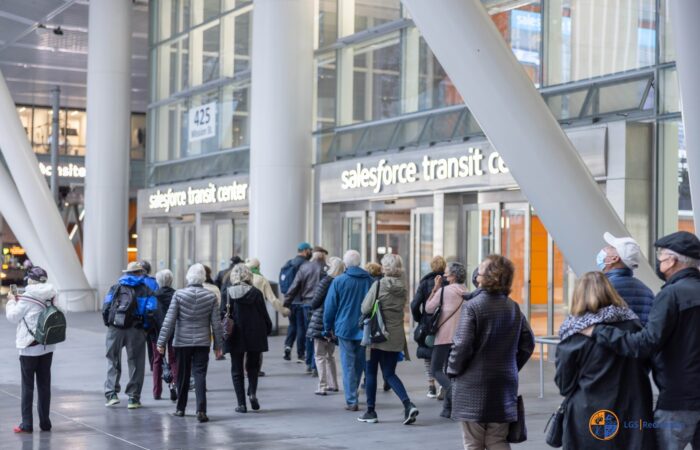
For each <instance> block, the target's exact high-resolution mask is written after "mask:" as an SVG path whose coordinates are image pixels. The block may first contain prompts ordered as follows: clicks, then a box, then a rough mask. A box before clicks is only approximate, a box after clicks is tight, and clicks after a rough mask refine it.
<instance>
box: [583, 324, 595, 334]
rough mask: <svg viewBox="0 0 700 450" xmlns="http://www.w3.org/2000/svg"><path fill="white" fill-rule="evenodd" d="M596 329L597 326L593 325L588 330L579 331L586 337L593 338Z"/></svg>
mask: <svg viewBox="0 0 700 450" xmlns="http://www.w3.org/2000/svg"><path fill="white" fill-rule="evenodd" d="M594 328H595V325H591V326H590V327H588V328H584V329H583V330H581V331H579V333H581V334H582V335H584V336H588V337H592V336H593V329H594Z"/></svg>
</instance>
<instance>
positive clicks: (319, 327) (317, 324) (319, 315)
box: [306, 275, 333, 339]
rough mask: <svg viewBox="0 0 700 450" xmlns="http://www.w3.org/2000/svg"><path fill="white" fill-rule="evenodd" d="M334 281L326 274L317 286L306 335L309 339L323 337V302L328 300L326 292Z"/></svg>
mask: <svg viewBox="0 0 700 450" xmlns="http://www.w3.org/2000/svg"><path fill="white" fill-rule="evenodd" d="M332 282H333V277H329V276H328V275H326V276H325V277H323V278H321V281H320V282H319V283H318V285H317V286H316V291H314V297H313V299H312V300H311V310H312V311H313V313H311V320H309V327H308V328H307V330H306V337H307V338H309V339H322V338H323V337H324V336H323V304H324V302H325V300H326V294H327V293H328V288H329V287H330V286H331V283H332Z"/></svg>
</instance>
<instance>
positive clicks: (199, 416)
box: [197, 411, 209, 423]
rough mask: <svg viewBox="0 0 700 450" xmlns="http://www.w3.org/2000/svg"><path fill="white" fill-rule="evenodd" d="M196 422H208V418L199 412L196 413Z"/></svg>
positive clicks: (205, 414)
mask: <svg viewBox="0 0 700 450" xmlns="http://www.w3.org/2000/svg"><path fill="white" fill-rule="evenodd" d="M197 422H199V423H204V422H209V417H207V413H205V412H202V411H199V412H198V413H197Z"/></svg>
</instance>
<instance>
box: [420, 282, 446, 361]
mask: <svg viewBox="0 0 700 450" xmlns="http://www.w3.org/2000/svg"><path fill="white" fill-rule="evenodd" d="M444 298H445V287H444V286H443V287H442V288H440V304H439V305H438V307H437V309H436V310H435V311H434V312H433V315H432V316H430V320H429V321H428V325H427V327H426V328H427V333H426V335H425V339H423V345H424V346H426V347H430V348H433V347H434V346H435V335H436V334H437V332H438V330H439V329H440V313H441V312H442V302H443V299H444Z"/></svg>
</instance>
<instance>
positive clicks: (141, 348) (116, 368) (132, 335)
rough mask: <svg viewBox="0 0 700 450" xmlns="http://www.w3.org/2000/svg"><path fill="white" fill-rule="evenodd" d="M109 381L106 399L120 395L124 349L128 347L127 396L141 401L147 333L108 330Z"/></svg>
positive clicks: (118, 329)
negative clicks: (113, 395)
mask: <svg viewBox="0 0 700 450" xmlns="http://www.w3.org/2000/svg"><path fill="white" fill-rule="evenodd" d="M106 347H107V354H106V357H107V379H106V380H105V397H107V398H109V397H110V396H111V395H112V394H118V393H119V391H120V389H121V387H120V385H119V379H120V378H121V375H122V348H123V347H126V357H127V363H128V364H129V383H127V385H126V390H125V391H124V392H126V395H128V396H129V398H133V399H134V400H137V401H138V400H140V399H141V388H143V375H144V370H145V368H146V333H145V332H144V331H143V330H142V329H140V328H127V329H122V328H115V327H111V326H110V327H109V328H108V329H107V338H106Z"/></svg>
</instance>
